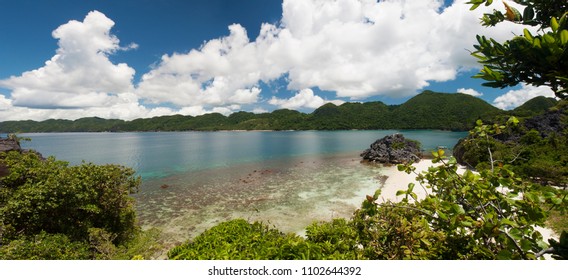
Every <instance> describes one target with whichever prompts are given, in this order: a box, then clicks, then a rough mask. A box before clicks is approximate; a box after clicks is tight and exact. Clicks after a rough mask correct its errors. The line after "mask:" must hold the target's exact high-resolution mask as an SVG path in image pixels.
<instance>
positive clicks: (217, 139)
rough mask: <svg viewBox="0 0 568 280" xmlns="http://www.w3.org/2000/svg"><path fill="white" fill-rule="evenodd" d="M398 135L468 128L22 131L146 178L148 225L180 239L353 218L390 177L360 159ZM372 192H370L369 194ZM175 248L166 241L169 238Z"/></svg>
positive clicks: (429, 145)
mask: <svg viewBox="0 0 568 280" xmlns="http://www.w3.org/2000/svg"><path fill="white" fill-rule="evenodd" d="M397 132H401V133H403V134H404V135H405V136H406V137H407V138H411V139H416V140H419V141H420V142H422V145H423V148H424V149H425V150H432V149H435V148H436V147H437V146H446V147H449V148H451V147H453V146H454V145H455V143H457V141H458V139H459V138H461V137H464V136H465V135H466V133H464V132H448V131H428V130H412V131H410V130H407V131H394V130H389V131H385V130H381V131H281V132H256V131H255V132H143V133H38V134H24V135H22V136H25V137H30V138H31V139H32V141H31V142H24V143H23V145H24V147H25V148H33V149H36V150H38V151H40V152H41V153H42V154H43V155H44V156H50V155H54V156H56V157H57V158H58V159H60V160H65V161H69V162H70V163H71V164H78V163H81V161H83V160H84V161H87V162H93V163H96V164H105V163H114V164H122V165H125V166H129V167H132V168H134V169H135V170H136V171H137V172H138V174H139V175H141V176H142V178H143V182H142V185H141V186H140V191H139V192H138V193H137V194H135V195H134V198H135V199H136V207H137V217H138V219H139V221H140V224H141V225H142V226H143V228H150V227H156V228H159V229H161V230H162V233H163V240H164V242H165V243H169V245H174V244H178V243H179V242H183V241H184V240H187V239H188V238H191V237H194V236H195V235H197V234H199V233H200V232H203V231H204V230H206V229H207V228H210V227H211V226H213V225H215V224H217V223H219V222H222V221H225V220H229V219H234V218H244V219H247V220H261V221H263V222H267V223H269V224H271V225H274V226H275V227H277V228H278V229H279V230H282V231H284V232H295V233H299V234H302V231H303V229H304V228H305V227H306V226H308V225H309V224H311V223H312V222H314V221H321V220H330V219H333V218H348V217H350V215H351V214H352V213H353V211H354V210H355V209H356V208H357V207H359V206H360V202H362V201H363V199H364V197H365V195H366V194H369V195H372V194H373V193H374V190H376V189H378V188H380V186H381V181H382V180H384V177H383V174H382V173H381V172H382V171H384V168H383V167H381V166H374V165H367V164H361V163H360V157H359V154H360V153H361V152H362V151H363V150H364V149H366V148H368V147H369V145H370V144H371V143H372V142H374V141H375V140H376V139H378V138H381V137H384V136H385V135H388V134H392V133H397ZM367 192H368V193H367ZM166 245H168V244H166Z"/></svg>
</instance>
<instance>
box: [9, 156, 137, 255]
mask: <svg viewBox="0 0 568 280" xmlns="http://www.w3.org/2000/svg"><path fill="white" fill-rule="evenodd" d="M0 163H1V164H2V165H4V166H6V167H7V168H8V170H9V171H10V172H9V173H8V174H7V175H6V176H4V177H1V178H0V244H8V245H6V246H7V247H2V251H1V252H2V253H1V254H0V258H8V259H10V258H12V257H14V258H16V257H18V258H30V259H37V258H39V259H41V258H48V259H51V258H112V257H113V255H114V254H115V253H116V252H117V251H116V246H118V245H121V244H124V243H125V242H127V241H129V240H131V239H132V238H133V237H135V236H136V235H137V234H138V233H139V228H138V227H137V226H136V214H135V211H134V200H133V199H132V198H131V197H130V194H132V193H134V192H135V191H137V188H138V185H139V183H140V178H138V177H135V176H134V171H133V170H132V169H130V168H126V167H123V166H118V165H94V164H90V163H83V164H81V165H78V166H69V165H68V163H67V162H63V161H58V160H56V159H55V158H53V157H49V158H47V159H42V158H41V157H40V156H39V155H38V154H36V153H19V152H9V153H4V154H2V155H0ZM50 242H52V243H53V244H51V243H50ZM57 244H60V245H61V251H54V253H53V254H47V253H45V252H44V251H47V250H48V249H49V248H51V247H52V246H53V247H57V246H59V245H57ZM27 247H29V248H27ZM84 248H88V249H89V250H88V252H90V254H86V253H85V252H87V251H86V250H83V249H84ZM44 249H45V250H44ZM74 249H77V250H79V251H77V252H76V254H74V253H72V252H71V251H72V250H74ZM34 253H37V255H35V256H34V255H33V254H34Z"/></svg>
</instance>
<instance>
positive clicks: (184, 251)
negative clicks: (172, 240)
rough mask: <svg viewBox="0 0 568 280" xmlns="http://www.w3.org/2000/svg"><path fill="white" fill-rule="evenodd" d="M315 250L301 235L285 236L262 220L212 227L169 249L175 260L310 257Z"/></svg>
mask: <svg viewBox="0 0 568 280" xmlns="http://www.w3.org/2000/svg"><path fill="white" fill-rule="evenodd" d="M311 252H312V249H311V248H310V246H309V244H308V243H306V242H305V241H304V240H303V239H302V238H301V237H299V236H296V235H292V234H289V235H285V234H283V233H281V232H279V231H278V230H276V229H271V228H269V227H268V226H267V225H264V224H262V223H259V222H255V223H252V224H251V223H248V222H247V221H245V220H242V219H238V220H232V221H228V222H224V223H221V224H219V225H217V226H215V227H212V228H210V229H209V230H207V231H205V232H204V233H202V234H201V235H199V236H198V237H196V238H195V239H194V240H193V241H192V242H187V243H185V244H183V245H180V246H177V247H175V248H173V249H172V250H170V251H169V253H168V258H169V259H174V260H180V259H187V260H194V259H200V260H229V259H230V260H259V259H260V260H262V259H276V260H284V259H310V258H313V256H312V255H311V254H310V253H311Z"/></svg>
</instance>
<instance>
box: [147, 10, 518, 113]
mask: <svg viewBox="0 0 568 280" xmlns="http://www.w3.org/2000/svg"><path fill="white" fill-rule="evenodd" d="M465 3H466V0H458V1H455V3H454V4H453V5H451V6H450V7H447V8H445V9H444V8H443V1H439V0H421V1H378V2H377V1H375V0H336V1H324V0H284V1H283V5H282V8H283V15H282V19H281V22H280V23H279V24H277V25H273V24H263V25H262V27H261V30H260V34H259V36H258V37H257V38H256V39H254V40H251V39H250V38H249V37H248V35H247V31H246V30H245V29H244V28H243V27H242V26H241V25H238V24H234V25H231V26H229V32H230V33H229V35H228V36H226V37H221V38H219V39H214V40H210V41H208V42H206V43H205V44H204V45H203V46H202V47H200V48H199V49H193V50H191V51H189V52H187V53H174V54H171V55H164V56H163V57H162V59H161V61H160V62H159V63H158V65H157V67H155V69H153V70H152V71H150V72H149V73H147V74H145V75H144V76H143V78H142V82H141V83H140V85H139V87H138V90H137V93H138V94H139V95H140V96H141V97H142V98H144V99H146V100H149V101H150V102H155V103H160V102H171V103H174V104H177V105H179V106H207V105H208V106H225V105H230V104H234V103H238V104H250V103H254V102H256V101H257V99H256V97H257V96H255V95H254V94H250V95H247V96H243V93H246V92H249V93H254V89H255V88H256V87H257V85H258V84H259V82H261V81H262V82H265V83H270V82H271V81H273V80H275V79H277V78H279V77H282V76H283V75H287V82H288V85H287V87H288V89H289V90H297V91H299V90H303V89H306V88H316V87H317V88H319V89H321V90H327V91H333V92H336V94H337V97H339V98H349V99H352V100H361V99H363V98H367V97H370V96H377V95H386V96H393V97H404V96H411V95H414V94H416V93H417V91H418V90H420V89H423V88H425V87H427V86H428V85H429V83H430V82H431V81H437V82H443V81H448V80H453V79H455V78H456V75H457V74H458V72H459V71H461V70H463V69H469V68H471V67H476V66H477V64H476V62H475V60H474V59H473V58H472V57H471V55H470V53H469V51H468V50H471V49H473V47H472V46H473V44H474V43H475V35H476V34H487V35H488V36H491V37H494V38H496V39H498V40H501V39H505V38H510V37H511V34H512V32H515V31H517V32H520V30H522V29H521V28H522V27H520V26H514V25H512V24H508V23H504V24H500V25H499V26H497V27H495V28H484V27H482V26H481V25H480V24H479V17H480V16H481V14H482V13H483V12H486V11H487V9H492V8H493V7H489V8H485V7H480V8H479V9H478V10H476V11H473V12H472V11H469V7H470V5H467V4H465ZM243 97H245V98H243ZM247 97H248V98H247Z"/></svg>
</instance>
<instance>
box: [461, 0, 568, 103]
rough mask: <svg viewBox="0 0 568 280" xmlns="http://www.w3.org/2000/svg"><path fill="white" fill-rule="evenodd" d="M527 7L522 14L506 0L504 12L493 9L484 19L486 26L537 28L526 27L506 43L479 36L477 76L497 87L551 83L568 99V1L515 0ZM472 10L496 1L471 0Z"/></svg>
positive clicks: (545, 84) (554, 89)
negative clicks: (501, 25)
mask: <svg viewBox="0 0 568 280" xmlns="http://www.w3.org/2000/svg"><path fill="white" fill-rule="evenodd" d="M514 2H516V3H517V4H520V5H522V6H523V7H524V9H523V12H522V13H521V12H520V11H519V10H517V9H516V8H515V7H513V6H511V5H509V4H507V3H506V2H503V4H504V12H502V11H499V10H494V11H493V13H490V14H485V15H484V16H483V17H482V18H481V22H482V24H483V25H484V26H495V25H497V24H499V23H500V22H503V21H509V22H514V23H517V24H522V25H526V26H535V27H538V30H537V31H536V33H533V32H531V31H530V30H529V29H527V28H525V29H524V31H523V34H522V35H516V36H514V37H513V38H512V39H510V40H507V41H505V42H502V43H501V42H498V41H496V40H495V39H492V38H486V37H485V36H477V42H478V44H477V45H475V46H474V47H475V49H476V50H475V51H474V52H473V53H472V55H473V56H475V57H476V58H477V59H478V60H479V62H480V63H481V64H482V65H483V68H482V69H481V71H480V73H478V74H477V75H475V76H474V77H476V78H482V79H484V80H486V81H488V82H486V83H484V84H483V85H485V86H489V87H495V88H505V87H508V86H515V85H517V84H519V83H526V84H530V85H534V86H543V85H544V86H549V87H550V88H551V89H552V90H553V91H554V93H555V94H556V96H557V97H558V98H560V99H567V98H568V51H567V48H568V2H566V1H565V0H548V1H542V0H514ZM469 4H471V5H472V7H471V9H472V10H473V9H476V8H477V7H479V6H480V5H483V4H485V5H486V6H490V5H492V4H493V0H471V1H470V2H469Z"/></svg>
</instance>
